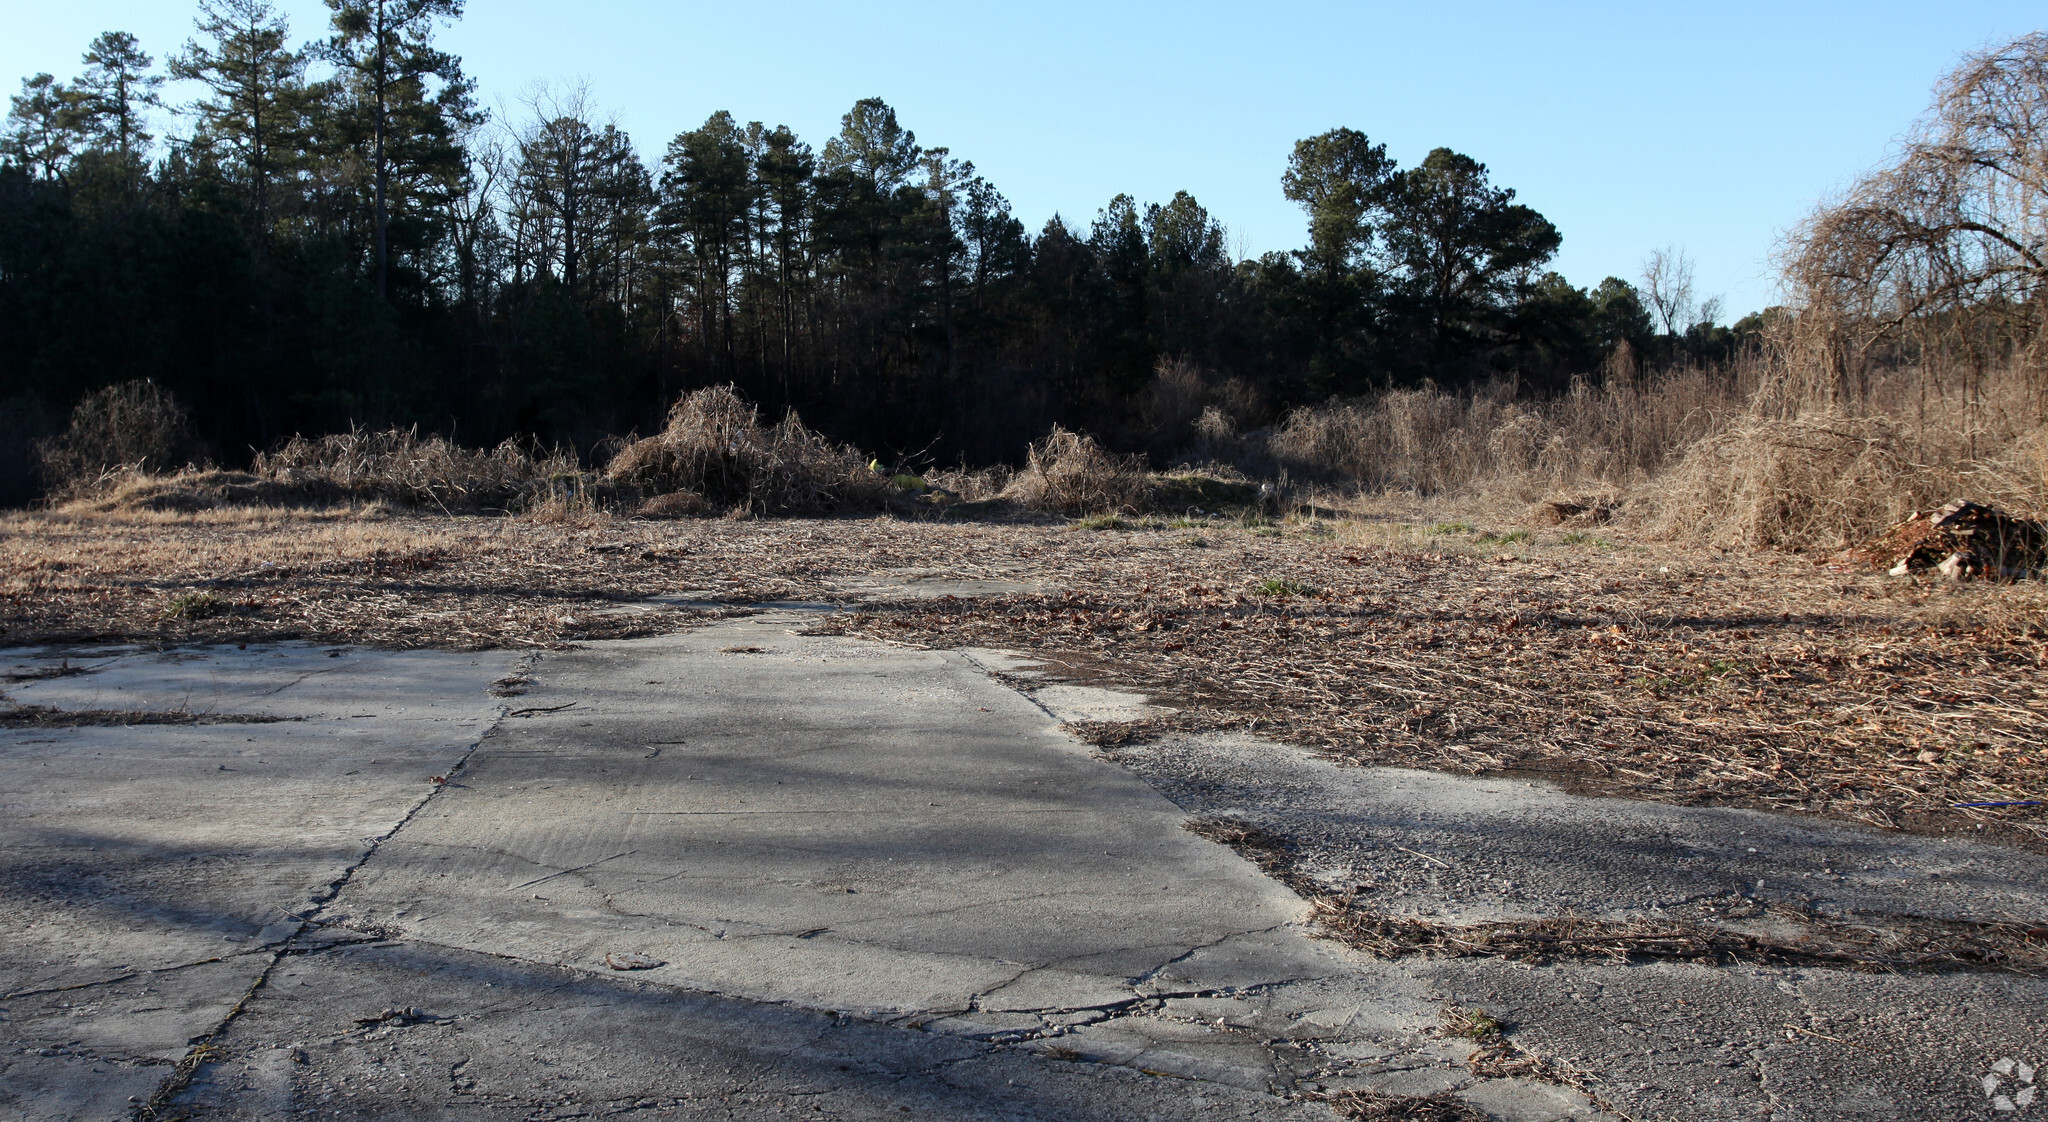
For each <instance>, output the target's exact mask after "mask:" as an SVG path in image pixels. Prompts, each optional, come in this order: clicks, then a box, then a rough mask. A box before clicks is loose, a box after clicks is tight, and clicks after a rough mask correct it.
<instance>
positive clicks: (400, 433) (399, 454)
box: [250, 428, 581, 511]
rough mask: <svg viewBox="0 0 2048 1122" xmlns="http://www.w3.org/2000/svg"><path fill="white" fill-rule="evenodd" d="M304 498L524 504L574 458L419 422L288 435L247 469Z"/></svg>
mask: <svg viewBox="0 0 2048 1122" xmlns="http://www.w3.org/2000/svg"><path fill="white" fill-rule="evenodd" d="M250 470H251V472H252V473H253V474H255V475H256V476H258V477H261V478H262V479H264V480H266V481H268V482H270V483H272V484H275V485H277V486H278V487H279V488H280V489H281V490H282V491H284V492H285V493H287V494H292V495H295V496H298V497H301V498H303V499H310V500H316V501H320V500H333V499H346V500H351V501H363V500H380V499H381V500H386V501H390V502H395V503H402V504H405V505H408V506H431V507H439V508H441V509H442V510H446V511H456V510H463V511H481V510H523V509H525V508H527V507H529V506H531V505H533V504H534V503H535V502H536V501H539V500H541V499H543V498H546V497H547V496H548V495H549V494H550V492H551V488H552V490H553V491H555V492H560V491H561V490H562V489H563V487H564V486H565V484H564V483H563V482H562V481H564V480H568V481H570V482H569V483H567V484H566V486H568V487H569V488H571V489H574V488H576V487H577V486H578V481H580V480H581V473H580V471H579V468H578V465H577V462H576V458H575V457H574V456H573V455H572V454H570V453H568V452H564V451H560V450H557V451H553V452H542V451H540V450H538V449H534V448H530V447H528V446H526V445H522V444H521V443H519V442H518V441H512V440H508V441H505V442H504V443H502V444H500V445H498V446H497V447H496V448H489V449H484V448H464V447H463V446H461V445H459V444H457V443H455V442H454V441H452V440H449V439H448V438H447V437H444V436H438V435H431V434H430V435H427V436H421V435H420V433H419V430H418V429H416V428H415V429H385V430H382V431H377V432H372V431H369V430H365V429H353V430H351V431H349V432H345V433H332V434H329V435H327V436H320V437H305V436H294V437H292V438H291V439H290V440H288V441H286V442H285V443H284V445H283V446H281V447H279V448H278V449H276V450H275V451H272V452H267V453H263V454H260V455H258V456H257V457H256V462H255V464H254V465H253V467H252V468H251V469H250Z"/></svg>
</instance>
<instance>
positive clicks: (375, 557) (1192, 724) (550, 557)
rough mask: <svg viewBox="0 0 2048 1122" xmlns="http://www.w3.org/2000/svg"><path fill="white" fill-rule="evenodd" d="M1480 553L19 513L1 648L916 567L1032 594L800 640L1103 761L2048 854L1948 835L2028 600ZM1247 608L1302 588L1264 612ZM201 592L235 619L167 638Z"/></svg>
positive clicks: (1739, 565) (1429, 542)
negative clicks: (1042, 730) (1591, 794)
mask: <svg viewBox="0 0 2048 1122" xmlns="http://www.w3.org/2000/svg"><path fill="white" fill-rule="evenodd" d="M1615 533H1617V534H1618V533H1619V531H1615ZM1486 537H1487V534H1486V533H1485V532H1482V531H1480V530H1478V529H1473V530H1465V529H1462V528H1454V527H1451V526H1429V525H1417V524H1415V523H1407V524H1400V523H1381V524H1373V525H1361V526H1358V527H1354V528H1338V529H1336V530H1335V531H1334V532H1333V531H1332V529H1331V527H1329V526H1328V525H1327V524H1318V523H1313V522H1300V523H1296V522H1283V523H1278V524H1251V523H1247V524H1245V525H1242V526H1233V525H1232V524H1226V523H1217V524H1215V525H1213V526H1210V527H1207V528H1202V529H1194V530H1179V531H1170V530H1164V529H1152V530H1137V531H1118V530H1105V531H1103V532H1099V533H1088V534H1077V533H1073V532H1070V531H1068V530H1065V529H1063V528H1058V527H1050V526H1035V525H1021V524H1001V525H998V524H988V523H965V524H962V523H948V522H940V521H900V520H896V519H892V518H887V517H883V518H862V519H850V520H837V521H819V520H798V519H788V520H750V521H729V520H689V521H679V522H642V521H623V520H617V519H611V518H591V519H588V520H585V521H580V522H561V523H537V522H532V521H528V520H514V519H502V518H446V517H439V516H436V517H414V516H379V515H375V514H366V515H362V516H354V517H351V516H345V515H341V514H334V513H320V512H297V513H294V512H286V511H269V512H245V513H242V514H235V513H233V512H228V511H208V512H202V513H199V514H194V515H178V514H172V513H146V514H135V515H84V514H69V515H66V514H58V513H42V514H17V515H10V516H6V517H4V518H0V642H5V643H8V644H24V643H35V642H45V641H61V640H92V641H98V640H123V641H143V642H150V643H173V642H195V641H220V640H230V641H249V640H254V639H265V638H286V637H296V638H303V639H310V640H318V641H333V642H374V643H382V644H392V645H409V646H472V647H474V646H525V645H552V644H558V643H563V642H572V641H575V640H577V639H579V638H584V637H589V638H595V637H601V636H607V635H623V634H646V633H652V632H656V631H661V630H666V629H672V628H675V627H682V626H688V625H689V624H690V621H691V620H692V619H693V618H695V617H694V616H693V614H692V613H691V612H690V611H687V610H674V611H670V610H666V609H664V610H659V611H639V610H637V609H636V608H635V606H634V602H636V601H641V600H644V599H645V598H647V597H649V596H653V595H656V594H662V593H676V592H679V591H687V592H689V593H690V594H691V596H692V597H693V598H696V599H702V600H707V601H715V602H720V603H725V604H729V605H733V606H735V607H738V606H743V605H746V604H750V603H753V602H757V601H768V600H791V599H804V600H826V601H841V602H848V601H849V600H850V595H851V594H850V593H849V592H848V591H847V590H849V589H855V588H860V587H869V588H871V587H872V586H873V584H874V580H873V576H874V574H878V573H885V572H888V571H891V570H903V569H914V570H917V571H918V572H920V573H923V574H926V575H945V576H954V577H959V578H962V579H978V580H1013V581H1033V582H1041V583H1043V584H1044V585H1045V586H1046V587H1048V588H1050V589H1052V590H1054V591H1051V592H1047V593H1044V594H1034V595H1017V596H1006V597H999V598H993V599H983V600H960V601H951V602H948V601H936V602H931V601H924V602H919V601H905V602H903V603H901V604H896V605H885V606H880V607H877V606H873V605H869V606H866V607H864V608H863V609H862V610H861V611H859V612H855V613H848V614H846V615H842V616H838V617H834V618H832V619H830V620H828V621H827V623H826V626H827V627H828V628H829V629H832V630H841V631H847V632H851V633H858V634H862V635H868V636H873V637H878V638H883V639H887V640H890V641H895V642H909V643H916V644H923V645H931V646H939V647H957V646H966V645H975V646H1000V647H1011V648H1021V649H1025V650H1028V651H1031V652H1033V653H1034V654H1035V655H1036V656H1038V657H1042V658H1046V659H1048V660H1051V664H1052V665H1054V666H1055V667H1065V668H1066V671H1065V672H1066V673H1067V674H1069V675H1070V676H1073V677H1077V678H1084V679H1091V680H1101V681H1105V682H1112V683H1116V684H1120V685H1124V686H1127V687H1129V688H1132V689H1135V690H1138V691H1142V692H1147V693H1150V694H1153V695H1154V696H1157V697H1159V698H1161V699H1162V700H1163V701H1165V702H1167V703H1168V704H1173V705H1177V706H1179V707H1180V709H1181V711H1180V712H1179V713H1177V714H1175V715H1173V716H1171V717H1168V718H1164V719H1161V720H1158V721H1154V722H1152V723H1150V724H1140V725H1136V726H1119V727H1118V728H1117V729H1115V730H1109V729H1104V730H1099V734H1100V735H1101V736H1104V737H1116V736H1145V735H1151V734H1154V733H1157V732H1161V731H1166V730H1169V729H1175V728H1185V729H1236V730H1249V731H1253V732H1256V733H1259V734H1261V735H1268V736H1271V737H1274V738H1276V739H1281V740H1287V741H1292V742H1296V743H1301V744H1305V745H1310V746H1314V747H1317V748H1320V749H1321V750H1323V751H1325V752H1328V753H1329V754H1331V755H1332V756H1334V757H1337V758H1339V759H1345V760H1352V761H1357V762H1360V763H1385V764H1398V765H1403V766H1411V767H1429V768H1440V769H1444V770H1452V771H1458V772H1466V773H1483V772H1504V771H1513V772H1523V773H1533V774H1542V775H1547V776H1550V777H1553V778H1555V779H1556V780H1558V781H1560V782H1563V783H1565V784H1568V785H1570V786H1572V787H1574V788H1576V789H1582V790H1588V791H1597V792H1605V793H1611V794H1616V795H1624V796H1629V797H1636V798H1648V799H1656V800H1662V801H1671V802H1680V803H1714V804H1734V805H1748V806H1757V807H1764V808H1769V809H1776V810H1784V811H1794V812H1802V813H1812V814H1820V815H1826V816H1830V817H1836V818H1844V819H1850V820H1854V821H1859V822H1866V823H1871V824H1876V825H1880V826H1901V827H1910V828H1914V829H1923V830H1931V831H1938V832H1939V831H1951V832H1964V833H1972V834H1976V835H1977V836H1985V835H1987V834H1989V835H1996V836H2002V837H2008V838H2011V839H2013V840H2015V841H2018V842H2020V843H2023V844H2028V845H2032V846H2035V847H2037V848H2038V847H2041V846H2044V845H2048V813H2044V812H2043V810H2042V808H2038V807H2034V808H2028V807H2017V808H2006V809H1988V810H1970V809H1952V808H1951V806H1950V804H1952V803H1962V802H1992V801H2024V800H2039V799H2043V798H2048V781H2044V779H2043V776H2044V774H2048V768H2044V764H2048V737H2044V736H2043V735H2042V733H2041V729H2042V728H2044V727H2048V675H2044V674H2043V673H2042V671H2043V669H2044V668H2048V589H2044V588H2042V587H2041V585H2040V584H2039V583H2038V582H2024V583H2021V584H2016V585H1996V584H1988V583H1982V582H1978V583H1971V584H1962V585H1957V584H1951V583H1948V582H1945V581H1929V580H1925V579H1921V578H1886V577H1882V576H1878V575H1875V574H1868V573H1862V572H1853V571H1847V570H1842V571H1836V570H1834V569H1830V568H1827V567H1822V566H1815V565H1813V564H1812V563H1810V562H1807V561H1803V560H1800V559H1797V558H1789V557H1784V556H1776V555H1772V556H1765V557H1762V558H1756V557H1742V556H1732V555H1718V554H1715V553H1712V552H1701V551H1697V550H1684V549H1675V548H1671V547H1668V546H1652V547H1647V548H1645V547H1637V546H1633V545H1630V544H1629V543H1628V542H1627V541H1626V539H1623V540H1621V541H1620V542H1618V543H1612V544H1603V543H1602V542H1601V541H1599V540H1588V539H1586V538H1585V537H1583V536H1582V535H1580V534H1577V533H1575V532H1566V531H1562V530H1554V531H1546V532H1544V533H1542V534H1539V535H1537V536H1536V537H1535V538H1534V539H1533V540H1528V541H1520V542H1515V543H1512V544H1509V545H1507V546H1503V544H1502V543H1500V542H1499V541H1498V540H1495V541H1492V542H1488V541H1486V540H1484V539H1486ZM1503 557H1506V558H1511V559H1508V560H1502V559H1500V558H1503ZM1268 582H1281V584H1284V585H1286V586H1287V587H1296V586H1306V587H1307V588H1308V589H1309V591H1308V592H1307V593H1306V594H1301V595H1286V596H1275V595H1268V594H1266V593H1265V592H1264V591H1263V589H1264V587H1265V586H1266V585H1267V583H1268ZM198 592H206V593H211V594H212V595H214V596H216V597H218V598H220V600H222V601H224V602H225V603H226V604H227V606H228V610H227V611H225V612H223V613H222V614H219V615H214V616H211V617H209V618H203V619H187V618H175V617H171V616H167V614H166V607H167V605H168V603H169V602H170V600H171V599H172V598H173V597H176V596H179V595H182V594H187V593H198ZM1979 827H1982V828H1983V831H1982V832H1981V833H1980V832H1979Z"/></svg>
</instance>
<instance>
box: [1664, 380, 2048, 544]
mask: <svg viewBox="0 0 2048 1122" xmlns="http://www.w3.org/2000/svg"><path fill="white" fill-rule="evenodd" d="M1790 373H1792V374H1795V375H1796V374H1798V373H1800V371H1798V370H1793V371H1790ZM2031 381H2032V379H2031V378H2030V377H2029V376H2028V375H2027V373H2026V372H2025V371H2023V370H2019V369H2013V368H2007V369H2005V370H2001V371H1994V372H1990V373H1989V374H1987V375H1985V376H1983V377H1981V378H1979V379H1976V380H1975V381H1974V384H1972V385H1969V386H1967V387H1966V386H1964V385H1961V384H1959V383H1958V382H1956V381H1953V380H1950V379H1946V378H1943V377H1941V376H1939V375H1937V374H1935V373H1933V372H1931V371H1927V370H1924V369H1921V368H1917V367H1915V368H1908V369H1903V370H1895V371H1891V372H1888V373H1884V374H1881V375H1880V376H1878V377H1877V378H1876V379H1875V380H1873V381H1872V382H1871V383H1870V385H1869V389H1868V390H1867V391H1866V392H1863V393H1859V394H1857V395H1855V396H1853V397H1849V398H1846V399H1845V398H1841V397H1836V398H1834V400H1827V399H1820V400H1816V399H1814V398H1813V397H1810V396H1807V395H1804V394H1797V393H1786V392H1785V391H1784V390H1783V387H1782V385H1772V386H1766V387H1764V388H1763V389H1762V391H1760V392H1759V393H1758V394H1757V395H1756V396H1755V398H1754V399H1753V400H1752V403H1751V407H1750V408H1748V409H1747V410H1745V411H1744V412H1743V414H1742V415H1741V416H1739V417H1738V418H1737V419H1735V420H1734V421H1733V422H1732V423H1731V424H1729V425H1728V426H1727V427H1726V428H1724V429H1722V430H1721V431H1718V432H1715V433H1713V434H1711V435H1709V436H1708V437H1706V438H1705V439H1702V440H1700V441H1698V442H1696V443H1694V444H1693V445H1691V446H1690V447H1688V448H1687V449H1686V450H1685V453H1684V455H1683V457H1682V458H1681V459H1680V460H1679V461H1678V462H1677V463H1676V464H1675V465H1674V466H1673V468H1672V470H1671V471H1670V472H1669V473H1668V474H1667V475H1666V476H1665V477H1664V478H1662V479H1660V480H1658V481H1657V482H1656V485H1655V486H1654V488H1652V489H1651V495H1650V497H1651V498H1652V499H1653V500H1654V502H1655V505H1656V507H1657V514H1656V517H1655V519H1654V522H1653V524H1652V526H1651V529H1652V531H1653V532H1654V533H1656V534H1658V535H1659V536H1662V537H1669V538H1682V539H1691V540H1697V541H1701V542H1705V543H1709V544H1714V545H1721V546H1728V547H1736V548H1750V549H1757V548H1790V549H1833V548H1839V547H1841V546H1845V545H1848V544H1851V543H1853V542H1855V541H1858V540H1862V539H1865V538H1868V537H1870V536H1872V535H1874V534H1876V533H1878V532H1879V531H1881V530H1882V529H1884V527H1886V526H1888V525H1890V524H1892V523H1894V522H1897V521H1899V520H1901V519H1904V518H1906V517H1907V516H1908V515H1910V514H1911V513H1912V512H1914V511H1916V510H1931V509H1934V508H1936V507H1939V506H1941V505H1942V504H1944V503H1947V502H1949V501H1951V500H1953V499H1963V498H1967V499H1972V500H1975V501H1978V502H1984V503H1990V504H1992V505H1995V506H2000V507H2003V508H2005V509H2006V510H2008V511H2010V512H2012V513H2014V514H2017V515H2020V516H2022V517H2028V518H2043V517H2048V422H2044V420H2043V419H2042V417H2041V413H2040V411H2039V407H2038V405H2037V404H2035V403H2034V402H2033V400H2032V393H2031V386H2030V383H2031Z"/></svg>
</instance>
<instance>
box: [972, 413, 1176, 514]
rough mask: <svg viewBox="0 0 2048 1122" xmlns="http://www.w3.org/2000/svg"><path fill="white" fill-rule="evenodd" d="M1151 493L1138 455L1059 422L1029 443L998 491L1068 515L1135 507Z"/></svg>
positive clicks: (1028, 504)
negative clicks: (1115, 451) (1113, 449)
mask: <svg viewBox="0 0 2048 1122" xmlns="http://www.w3.org/2000/svg"><path fill="white" fill-rule="evenodd" d="M1150 494H1151V481H1150V480H1149V478H1148V477H1147V476H1146V473H1145V466H1144V462H1143V461H1142V460H1141V459H1140V458H1138V457H1136V456H1119V455H1115V454H1113V453H1111V452H1109V451H1106V450H1105V449H1104V448H1103V447H1102V445H1101V444H1099V443H1097V442H1096V440H1095V438H1094V437H1092V436H1087V435H1084V434H1081V433H1074V432H1068V431H1067V430H1066V429H1063V428H1060V427H1058V426H1054V428H1053V430H1052V432H1051V434H1049V435H1048V436H1047V437H1046V438H1045V439H1044V440H1041V441H1039V442H1038V443H1036V444H1033V445H1032V446H1031V451H1030V453H1029V455H1028V456H1027V457H1026V459H1025V463H1024V470H1022V471H1020V472H1018V473H1017V474H1016V475H1015V476H1014V477H1013V478H1012V479H1011V480H1010V482H1009V485H1008V486H1007V487H1006V488H1005V489H1004V491H1003V497H1005V498H1009V499H1012V500H1015V501H1016V502H1017V503H1019V504H1021V505H1023V506H1024V507H1026V508H1028V509H1031V510H1039V511H1045V512H1048V513H1052V514H1067V515H1080V514H1120V513H1130V512H1134V511H1138V510H1141V509H1143V508H1144V507H1145V505H1146V501H1147V499H1148V498H1149V497H1150Z"/></svg>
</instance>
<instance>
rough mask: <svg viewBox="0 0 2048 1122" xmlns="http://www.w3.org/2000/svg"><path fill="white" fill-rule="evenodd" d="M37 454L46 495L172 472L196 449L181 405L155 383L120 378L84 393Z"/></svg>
mask: <svg viewBox="0 0 2048 1122" xmlns="http://www.w3.org/2000/svg"><path fill="white" fill-rule="evenodd" d="M36 451H37V459H38V460H39V461H40V463H39V465H38V466H39V471H40V474H41V475H42V479H43V486H44V488H45V491H46V493H47V494H49V495H50V496H52V497H55V498H58V499H65V498H71V497H75V496H78V495H83V494H89V493H91V492H93V491H96V490H99V489H101V488H103V487H105V486H106V485H107V483H108V482H109V481H110V480H114V479H117V478H120V477H123V476H127V475H131V474H136V473H157V472H165V471H170V470H173V469H175V468H177V467H178V466H180V465H182V464H184V463H185V462H186V461H187V459H189V458H190V457H192V456H193V455H194V453H195V452H196V451H197V445H196V443H195V441H194V440H193V436H192V421H191V417H190V415H189V414H188V413H187V411H186V409H185V407H184V406H183V405H181V404H179V402H178V401H177V399H176V398H173V397H172V396H171V395H170V394H169V393H167V392H166V391H164V390H163V389H161V388H160V387H158V386H157V385H156V384H155V383H154V382H148V381H139V382H122V383H120V384H119V385H113V386H108V387H106V388H104V389H101V390H98V391H95V392H93V393H90V394H87V395H86V396H85V399H84V400H82V401H80V402H79V403H78V405H77V407H76V408H74V409H73V410H72V411H71V422H70V425H69V427H68V428H66V430H65V431H64V432H63V434H62V435H59V436H57V437H54V438H52V439H50V440H47V441H44V442H43V443H42V444H41V445H40V446H38V448H37V449H36Z"/></svg>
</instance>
